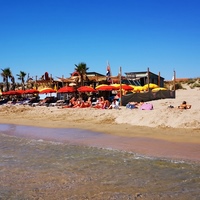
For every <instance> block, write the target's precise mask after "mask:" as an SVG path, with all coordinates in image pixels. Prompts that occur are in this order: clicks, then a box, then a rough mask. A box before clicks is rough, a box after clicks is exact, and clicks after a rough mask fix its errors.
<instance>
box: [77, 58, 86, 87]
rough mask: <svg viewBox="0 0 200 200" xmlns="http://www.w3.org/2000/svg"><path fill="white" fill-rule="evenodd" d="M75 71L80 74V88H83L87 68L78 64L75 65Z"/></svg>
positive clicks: (82, 64) (84, 64)
mask: <svg viewBox="0 0 200 200" xmlns="http://www.w3.org/2000/svg"><path fill="white" fill-rule="evenodd" d="M75 66H76V67H75V71H77V72H78V73H79V74H80V78H81V86H83V81H84V76H85V75H86V72H87V70H88V69H89V67H87V65H86V63H83V62H81V63H79V64H78V65H76V64H75Z"/></svg>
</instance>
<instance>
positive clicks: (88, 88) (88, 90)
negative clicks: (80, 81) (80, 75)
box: [77, 86, 96, 92]
mask: <svg viewBox="0 0 200 200" xmlns="http://www.w3.org/2000/svg"><path fill="white" fill-rule="evenodd" d="M77 90H78V92H96V90H95V89H94V88H93V87H90V86H81V87H79V88H78V89H77Z"/></svg>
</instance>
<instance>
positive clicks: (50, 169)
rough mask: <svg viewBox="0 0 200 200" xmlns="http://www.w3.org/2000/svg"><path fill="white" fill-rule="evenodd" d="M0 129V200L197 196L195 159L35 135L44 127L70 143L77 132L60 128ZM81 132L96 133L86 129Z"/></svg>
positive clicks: (199, 193)
mask: <svg viewBox="0 0 200 200" xmlns="http://www.w3.org/2000/svg"><path fill="white" fill-rule="evenodd" d="M0 130H1V134H0V177H1V178H0V199H2V200H4V199H9V200H10V199H11V200H14V199H19V200H24V199H50V200H51V199H52V200H54V199H60V200H63V199H69V200H76V199H77V200H79V199H94V200H95V199H96V200H102V199H103V200H104V199H105V200H107V199H109V200H110V199H120V200H121V199H148V200H149V199H153V200H156V199H181V200H188V199H200V168H199V163H187V162H180V161H178V162H176V161H171V160H162V159H158V158H153V157H143V156H138V155H137V154H134V153H130V152H126V151H120V150H113V149H112V148H111V149H104V148H97V147H89V146H84V145H81V144H73V143H71V142H70V140H69V138H68V140H64V142H62V141H61V140H60V139H58V140H57V141H55V140H51V138H50V137H49V138H48V139H49V141H44V140H43V139H41V135H45V134H46V132H45V131H47V132H48V135H52V134H56V135H59V138H66V134H67V135H73V141H74V138H77V140H78V139H79V138H80V137H81V136H80V133H82V132H83V131H82V130H74V129H62V130H59V131H58V132H59V134H58V132H56V130H55V129H51V130H49V129H40V128H32V127H26V129H24V127H23V126H15V125H1V126H0ZM35 130H37V134H36V133H35ZM51 131H52V132H51ZM13 132H14V133H15V136H13ZM26 133H28V134H27V135H29V136H28V137H27V138H25V135H26ZM87 134H88V135H87ZM83 135H84V137H85V138H84V139H89V138H90V137H95V138H96V137H100V133H92V132H87V131H86V132H85V134H83ZM64 136H65V137H64ZM34 137H35V139H33V138H34ZM111 137H112V136H111ZM137 194H141V195H142V197H139V195H138V197H137V198H136V196H137Z"/></svg>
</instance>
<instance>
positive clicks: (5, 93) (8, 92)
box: [2, 90, 21, 95]
mask: <svg viewBox="0 0 200 200" xmlns="http://www.w3.org/2000/svg"><path fill="white" fill-rule="evenodd" d="M2 95H21V93H20V92H18V91H17V90H9V91H7V92H3V93H2Z"/></svg>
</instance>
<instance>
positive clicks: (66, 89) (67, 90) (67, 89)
mask: <svg viewBox="0 0 200 200" xmlns="http://www.w3.org/2000/svg"><path fill="white" fill-rule="evenodd" d="M75 91H76V89H75V88H73V87H70V86H65V87H62V88H60V89H59V90H58V91H57V93H72V92H75Z"/></svg>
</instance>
